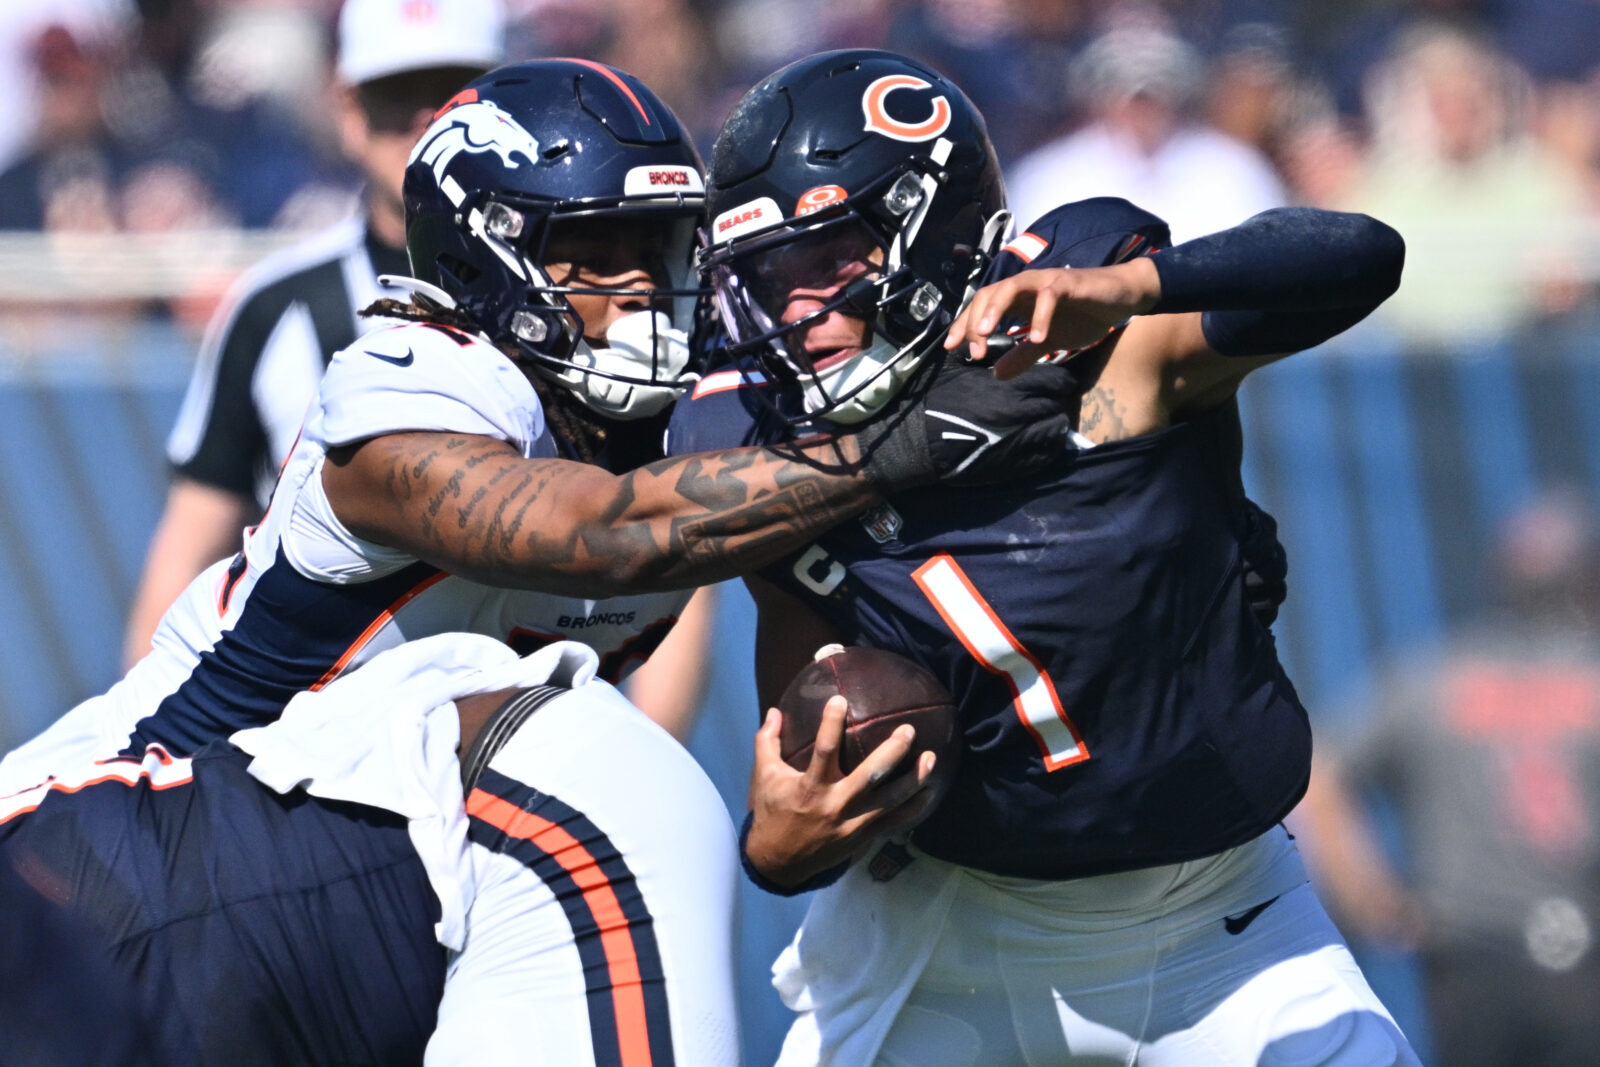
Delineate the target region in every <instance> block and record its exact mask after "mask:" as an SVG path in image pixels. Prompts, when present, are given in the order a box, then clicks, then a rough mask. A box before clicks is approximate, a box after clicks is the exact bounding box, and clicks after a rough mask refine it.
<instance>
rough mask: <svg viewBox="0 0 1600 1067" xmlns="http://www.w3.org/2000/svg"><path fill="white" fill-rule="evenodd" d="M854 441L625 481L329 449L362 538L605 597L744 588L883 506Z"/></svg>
mask: <svg viewBox="0 0 1600 1067" xmlns="http://www.w3.org/2000/svg"><path fill="white" fill-rule="evenodd" d="M860 459H861V456H860V452H859V449H858V446H857V443H856V441H855V440H854V439H851V438H846V439H843V440H841V441H840V442H838V443H836V444H829V445H825V446H813V447H812V448H810V449H806V450H802V451H801V453H800V454H799V455H798V456H797V457H795V458H786V457H784V456H781V455H779V454H778V453H776V452H773V451H771V450H768V449H758V448H745V449H736V450H732V451H728V452H720V453H707V454H703V455H690V456H682V457H678V458H674V459H668V460H661V461H658V462H656V463H652V464H650V465H648V466H646V467H642V468H640V469H638V470H635V471H631V472H629V473H627V474H624V475H620V476H619V475H613V474H610V473H608V472H606V471H605V470H603V469H601V468H600V467H596V466H591V465H588V464H583V463H573V462H568V461H565V460H556V459H525V458H524V457H523V456H522V455H521V454H520V453H519V452H518V451H517V450H516V449H514V448H512V447H511V446H510V445H508V444H507V443H505V442H504V441H499V440H496V439H494V438H489V437H479V436H472V435H461V434H439V433H403V434H388V435H385V436H382V437H375V438H371V439H369V440H366V441H363V442H360V443H359V444H356V445H353V446H348V447H345V448H340V449H335V450H334V451H332V452H330V453H329V456H328V462H327V464H326V466H325V467H324V469H323V475H322V478H323V486H324V488H325V489H326V491H327V493H328V498H329V500H330V501H331V502H332V504H333V508H334V512H335V514H337V515H338V517H339V519H340V521H341V522H343V523H344V524H345V526H346V527H348V528H349V530H350V532H351V533H354V534H355V535H356V536H358V537H362V538H365V539H367V540H370V541H374V542H376V543H378V544H382V545H387V546H389V547H391V548H399V549H402V550H404V551H407V552H409V553H411V554H412V555H415V556H416V557H417V558H419V559H422V560H425V561H427V562H429V563H432V564H434V565H435V566H438V567H441V568H443V569H445V570H448V571H450V572H451V573H453V574H458V575H460V576H462V577H465V578H471V579H473V580H475V581H480V582H484V583H486V584H491V585H501V586H509V587H513V588H537V589H540V590H544V591H547V592H552V593H562V594H566V595H570V596H586V597H602V596H615V595H619V594H625V593H630V592H641V591H646V590H655V589H671V588H682V587H685V586H693V585H701V584H705V583H707V582H713V581H719V580H721V579H724V578H729V577H732V576H734V575H737V574H739V573H741V572H743V571H746V570H750V569H753V568H755V567H759V566H761V565H762V564H764V563H767V562H770V561H771V560H773V559H775V558H777V556H779V555H780V554H782V552H784V551H785V550H786V549H788V548H790V547H793V546H794V545H796V544H801V543H804V542H805V541H806V540H808V539H810V538H813V537H815V536H816V535H817V534H819V533H821V532H822V531H823V530H826V529H827V528H829V527H830V526H832V525H833V524H834V523H836V522H839V521H840V520H842V519H844V518H846V517H848V516H850V515H852V514H855V513H856V512H859V511H861V510H862V509H864V508H866V507H867V506H869V505H870V504H872V503H873V502H874V501H876V500H877V499H878V491H877V489H876V487H875V486H874V484H873V482H872V481H871V480H870V479H869V478H868V477H867V475H866V474H865V473H863V472H862V470H861V463H860Z"/></svg>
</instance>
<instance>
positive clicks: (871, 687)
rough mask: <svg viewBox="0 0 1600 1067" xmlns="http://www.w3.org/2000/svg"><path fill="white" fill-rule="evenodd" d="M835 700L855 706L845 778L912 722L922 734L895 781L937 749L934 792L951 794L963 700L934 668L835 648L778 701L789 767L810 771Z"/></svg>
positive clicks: (847, 729)
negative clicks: (958, 701) (825, 714)
mask: <svg viewBox="0 0 1600 1067" xmlns="http://www.w3.org/2000/svg"><path fill="white" fill-rule="evenodd" d="M835 693H842V694H843V695H844V697H845V699H846V700H848V701H849V703H850V710H849V712H848V713H847V714H846V716H845V725H844V743H843V745H842V746H841V747H840V750H839V769H840V770H841V771H843V772H844V773H845V774H849V773H850V772H851V771H852V770H854V769H855V768H856V767H857V766H859V765H860V763H861V761H862V759H864V758H865V757H866V755H867V753H869V752H871V751H872V750H873V749H875V748H877V747H878V746H879V745H880V744H882V743H883V742H884V741H885V740H886V739H887V738H888V737H889V735H890V734H891V733H893V732H894V730H895V728H896V727H898V726H899V725H900V724H901V723H906V722H908V723H910V724H911V725H912V726H914V727H915V728H916V731H917V736H916V740H915V741H914V742H913V743H912V746H911V753H910V754H909V755H908V756H907V757H906V758H905V759H903V760H901V761H900V763H899V765H898V766H896V768H895V770H894V771H893V772H892V774H891V777H896V776H899V775H901V774H906V773H910V771H911V769H912V768H913V767H915V766H916V762H917V758H918V757H919V756H921V754H922V753H923V752H925V751H927V750H928V749H932V750H933V751H934V753H935V754H936V755H937V756H938V759H937V761H936V762H935V763H934V769H933V777H932V779H931V780H930V788H932V789H933V790H934V791H935V792H936V793H937V794H941V795H942V794H943V792H944V790H945V789H946V788H948V786H949V784H950V781H951V779H952V778H953V777H954V775H955V771H956V766H957V764H958V762H959V759H960V755H961V734H960V730H959V729H958V723H957V716H956V706H955V700H954V699H953V698H952V697H951V696H950V693H949V691H948V690H946V689H945V687H944V686H943V684H941V683H940V681H939V679H937V678H935V677H934V676H933V674H932V673H931V672H929V671H928V670H927V669H926V668H924V667H923V666H921V665H920V664H918V663H914V662H912V661H911V660H909V659H907V658H905V657H904V656H901V655H898V654H896V653H893V652H886V651H884V650H883V649H879V648H867V647H865V646H861V645H856V646H851V647H844V646H840V645H829V646H827V647H825V648H823V649H822V650H820V651H819V652H818V653H817V658H816V659H814V660H812V661H811V662H810V663H808V664H806V666H805V667H804V668H802V669H801V670H800V673H798V674H796V675H795V676H794V680H793V681H791V682H790V683H789V687H788V688H787V689H785V690H784V692H783V696H782V697H780V698H779V700H778V710H779V711H781V712H783V725H782V729H781V731H780V733H779V742H780V748H781V751H782V753H783V758H784V761H785V762H786V763H788V764H789V766H791V767H793V768H795V769H796V770H804V769H805V768H806V766H807V764H808V763H810V761H811V746H812V742H813V741H815V739H816V736H817V728H818V727H819V726H820V725H821V724H822V706H823V705H824V704H826V703H827V702H828V698H829V697H831V696H833V695H834V694H835Z"/></svg>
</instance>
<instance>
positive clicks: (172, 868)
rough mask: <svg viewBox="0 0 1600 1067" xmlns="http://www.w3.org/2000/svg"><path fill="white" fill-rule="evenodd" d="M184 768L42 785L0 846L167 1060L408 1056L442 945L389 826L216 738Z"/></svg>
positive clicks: (429, 1024)
mask: <svg viewBox="0 0 1600 1067" xmlns="http://www.w3.org/2000/svg"><path fill="white" fill-rule="evenodd" d="M184 762H185V761H176V762H175V763H174V764H173V769H174V771H175V772H179V773H175V774H174V776H173V777H172V778H171V779H170V780H166V781H162V782H160V783H159V784H158V785H154V786H153V785H152V779H151V778H150V777H140V778H136V779H134V781H133V784H130V782H129V781H128V780H127V779H126V778H123V777H110V776H108V780H105V781H101V782H98V783H96V784H92V785H88V786H85V787H83V788H81V789H79V790H78V791H76V792H61V791H51V792H50V793H48V794H47V795H46V796H45V797H44V798H43V799H42V800H41V801H40V803H39V805H38V807H37V809H35V810H32V811H27V812H22V813H19V814H16V815H14V816H13V817H11V818H10V819H9V820H7V821H6V822H4V823H3V824H0V846H3V847H4V849H5V856H6V857H7V858H8V859H9V860H10V861H11V864H12V866H13V867H14V869H15V870H16V872H17V873H18V874H19V875H20V876H21V877H22V878H23V879H24V880H25V881H27V882H28V883H29V884H31V885H32V886H33V888H34V889H36V890H37V891H39V892H40V893H42V894H43V895H45V896H46V897H47V898H49V899H52V900H55V901H58V902H61V903H65V904H68V905H69V906H70V908H71V909H72V910H73V911H75V912H76V913H78V914H79V915H80V916H82V917H84V918H86V919H87V920H88V921H89V925H90V926H91V928H92V929H93V930H95V931H97V932H98V934H99V935H101V936H103V938H104V951H105V952H106V954H107V956H108V958H109V960H110V961H111V963H112V964H113V966H114V967H115V968H116V969H117V970H119V971H122V972H123V973H125V974H126V975H127V976H128V977H129V978H130V980H131V981H132V983H133V985H134V988H135V990H136V992H137V996H138V998H139V999H140V1001H141V1004H142V1007H143V1009H144V1013H145V1014H146V1015H147V1016H148V1017H150V1018H153V1019H155V1020H157V1023H158V1025H159V1026H160V1028H161V1030H162V1038H163V1043H164V1045H165V1047H166V1048H167V1049H168V1050H169V1054H170V1055H174V1056H177V1057H178V1058H179V1059H180V1061H181V1062H188V1063H207V1064H227V1065H229V1067H234V1065H248V1064H262V1065H281V1064H289V1063H295V1064H335V1063H338V1064H406V1063H420V1062H421V1061H422V1053H423V1049H424V1048H425V1046H426V1044H427V1041H428V1037H429V1035H430V1034H431V1033H432V1031H433V1028H434V1021H435V1018H436V1014H437V1010H438V1005H439V1000H440V997H441V996H442V995H443V990H444V973H445V950H444V948H443V947H441V946H440V945H439V944H438V942H437V941H436V940H435V937H434V925H433V924H434V923H435V922H436V921H438V918H439V906H438V902H437V898H436V897H435V896H434V893H433V891H432V889H431V888H430V886H429V883H428V879H427V876H426V874H425V873H424V870H423V867H422V864H421V862H420V861H419V860H418V858H417V855H416V851H415V849H414V847H413V846H412V843H411V840H410V838H409V837H408V836H407V833H406V827H405V820H403V819H402V818H400V817H399V816H397V815H393V814H391V813H388V812H384V811H381V810H379V809H376V808H370V807H366V806H363V805H357V804H348V803H341V802H332V801H323V800H319V799H317V798H314V797H311V796H308V795H307V794H305V793H303V792H300V791H295V792H293V793H291V794H289V795H286V796H281V795H279V794H276V793H274V792H272V791H271V790H270V789H267V788H265V787H264V786H262V785H261V784H260V783H259V782H257V781H256V780H255V779H253V778H251V777H250V776H249V774H248V773H247V772H246V770H245V767H246V765H247V764H248V762H249V757H248V756H247V755H245V754H244V753H242V752H240V751H239V750H238V749H236V748H234V747H233V746H232V745H230V744H228V743H227V742H225V741H221V742H216V743H214V744H211V745H208V746H207V747H206V748H204V749H202V750H201V751H200V752H199V753H198V754H197V755H196V756H195V757H194V759H193V760H192V762H190V763H189V764H188V765H189V767H190V768H191V770H192V776H187V775H184V774H183V773H181V770H182V767H183V766H184ZM134 765H135V766H136V765H137V764H136V763H135V764H134Z"/></svg>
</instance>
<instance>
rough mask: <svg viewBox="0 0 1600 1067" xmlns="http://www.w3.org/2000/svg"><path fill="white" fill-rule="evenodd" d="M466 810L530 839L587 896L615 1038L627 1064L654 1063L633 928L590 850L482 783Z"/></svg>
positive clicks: (626, 1066)
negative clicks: (596, 931) (602, 955)
mask: <svg viewBox="0 0 1600 1067" xmlns="http://www.w3.org/2000/svg"><path fill="white" fill-rule="evenodd" d="M467 814H468V815H472V816H475V817H476V818H479V819H482V820H483V821H484V822H486V823H488V824H489V825H491V826H493V827H495V828H496V829H498V830H500V831H502V832H503V833H505V834H507V835H509V836H511V837H516V838H521V839H522V840H525V841H530V842H532V843H533V844H534V845H535V846H536V847H537V848H539V849H540V850H541V851H543V852H545V853H546V854H548V855H549V856H550V857H551V858H552V859H554V860H555V861H556V862H557V863H559V864H560V865H561V867H562V869H563V870H565V871H566V872H567V874H568V875H570V876H571V877H572V881H573V882H574V884H576V885H577V886H578V888H579V889H580V890H582V892H583V899H584V902H585V903H586V904H587V905H588V906H589V910H590V912H591V913H592V914H593V915H594V918H595V924H596V926H598V927H599V929H600V945H601V948H602V949H603V950H604V952H605V956H606V968H607V971H608V976H609V978H610V981H611V1003H612V1005H613V1006H614V1009H615V1011H616V1022H617V1044H618V1046H619V1047H620V1049H621V1052H622V1063H623V1067H650V1064H651V1062H652V1060H651V1057H650V1038H649V1025H648V1023H647V1021H646V1018H645V1009H644V989H643V984H644V981H643V978H642V977H641V976H640V974H639V961H638V958H637V957H636V956H635V954H634V947H633V934H632V932H631V931H630V929H629V927H628V919H627V916H625V915H624V914H623V913H622V905H621V904H620V903H619V902H618V901H617V895H616V893H615V892H613V891H612V888H611V881H610V879H608V878H607V877H606V875H605V872H603V871H602V870H601V869H600V865H599V863H598V862H596V860H595V858H594V856H593V855H591V854H590V852H589V850H588V849H586V848H584V847H583V845H582V844H581V843H580V842H579V841H578V840H577V839H575V838H574V837H573V836H572V835H571V834H569V833H567V831H566V830H564V829H562V828H561V827H560V826H557V825H556V824H555V823H553V822H550V821H549V820H548V819H541V818H540V817H539V816H537V815H534V814H533V813H532V812H527V811H523V810H522V809H521V808H519V807H517V806H516V805H515V804H512V803H510V802H509V801H506V800H502V799H500V798H499V797H497V796H495V795H494V794H492V793H488V792H485V791H484V790H482V789H474V790H473V791H472V795H471V796H469V797H468V798H467Z"/></svg>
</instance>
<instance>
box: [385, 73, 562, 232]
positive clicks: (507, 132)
mask: <svg viewBox="0 0 1600 1067" xmlns="http://www.w3.org/2000/svg"><path fill="white" fill-rule="evenodd" d="M462 152H479V153H481V152H493V153H494V154H495V155H497V156H499V157H500V162H501V164H503V165H504V166H505V167H506V169H508V170H514V169H516V168H517V167H518V166H520V164H519V163H518V162H517V161H516V159H515V158H513V157H514V156H519V155H520V156H522V157H523V158H524V159H526V160H527V161H528V162H529V163H530V164H531V163H536V162H538V159H539V140H538V138H536V137H534V136H533V134H531V133H529V132H528V131H527V130H525V129H523V128H522V124H521V123H519V122H518V121H517V120H516V119H514V118H512V117H511V116H510V115H509V114H508V113H507V112H505V111H503V110H502V109H501V108H500V107H498V106H497V105H495V104H494V103H493V102H491V101H488V100H479V99H478V93H477V90H475V89H467V90H464V91H463V92H461V93H459V94H458V95H457V96H456V97H455V98H454V99H453V100H451V101H450V102H449V103H448V104H446V105H445V106H444V107H442V108H440V109H439V112H438V114H437V115H435V116H434V120H433V125H431V126H429V127H428V130H427V132H426V133H424V134H423V135H422V139H421V140H419V141H418V142H417V146H416V147H415V148H413V149H412V150H411V161H412V162H416V161H417V160H421V161H422V162H423V163H426V164H427V165H428V166H430V167H432V168H433V177H434V180H435V181H437V182H438V183H439V187H440V188H441V189H443V190H444V191H445V193H446V195H448V196H449V197H450V199H451V201H452V202H453V203H455V204H456V205H458V206H459V205H460V203H461V200H462V198H463V197H464V195H465V194H464V192H463V191H462V189H461V187H460V186H459V185H457V184H456V183H455V181H453V180H452V179H450V178H447V177H446V176H445V171H446V170H448V169H449V167H450V163H451V161H452V160H454V159H455V158H456V157H457V156H458V155H460V154H461V153H462Z"/></svg>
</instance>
